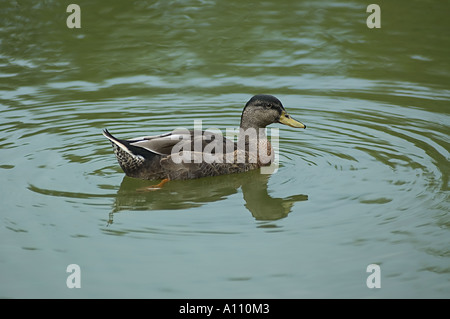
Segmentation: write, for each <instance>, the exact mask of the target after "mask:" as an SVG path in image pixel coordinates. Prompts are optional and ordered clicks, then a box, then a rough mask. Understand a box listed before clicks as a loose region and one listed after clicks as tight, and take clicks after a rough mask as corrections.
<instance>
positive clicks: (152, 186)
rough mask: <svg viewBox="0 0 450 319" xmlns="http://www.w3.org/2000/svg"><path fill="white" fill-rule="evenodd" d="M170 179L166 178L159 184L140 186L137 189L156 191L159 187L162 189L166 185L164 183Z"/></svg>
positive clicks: (139, 190)
mask: <svg viewBox="0 0 450 319" xmlns="http://www.w3.org/2000/svg"><path fill="white" fill-rule="evenodd" d="M168 181H170V179H168V178H164V179H163V180H162V181H161V182H160V183H159V184H156V185H151V186H146V187H142V188H138V189H137V191H138V192H148V191H156V190H158V189H161V188H162V187H163V186H164V184H165V183H167V182H168Z"/></svg>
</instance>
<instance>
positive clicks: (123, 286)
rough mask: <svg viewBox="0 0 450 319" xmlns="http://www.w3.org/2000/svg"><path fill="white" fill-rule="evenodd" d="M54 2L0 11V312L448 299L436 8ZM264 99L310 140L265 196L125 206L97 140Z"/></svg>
mask: <svg viewBox="0 0 450 319" xmlns="http://www.w3.org/2000/svg"><path fill="white" fill-rule="evenodd" d="M72 2H74V1H72ZM72 2H67V1H56V0H54V1H51V0H47V1H19V0H17V1H8V2H7V1H2V2H1V4H0V112H1V117H0V180H1V192H0V202H1V208H0V220H1V224H0V225H1V228H0V297H3V298H449V297H450V250H449V247H450V233H449V226H450V215H449V211H450V205H449V203H450V201H449V199H450V196H449V174H450V166H449V159H450V154H449V151H450V138H449V133H450V86H449V84H450V59H449V57H450V38H449V35H448V34H449V31H450V23H449V21H450V20H449V19H448V13H449V10H450V3H449V2H448V1H432V0H430V1H418V0H413V1H406V0H395V1H385V0H380V1H378V2H377V4H378V5H379V6H380V9H381V28H373V29H371V28H368V26H367V24H366V19H367V17H368V16H369V15H370V13H367V12H366V8H367V5H368V4H369V3H365V2H363V1H356V0H350V1H343V0H336V1H325V0H319V1H294V0H283V1H262V2H261V1H253V0H251V1H235V0H233V1H220V0H206V1H194V0H183V1H181V0H174V1H172V0H164V1H134V2H131V1H119V0H115V1H85V0H79V1H76V3H77V4H78V5H79V6H80V8H81V28H74V29H70V28H68V27H67V24H66V19H67V17H68V16H69V15H70V13H67V12H66V9H67V6H68V5H69V4H70V3H72ZM261 93H263V94H272V95H275V96H276V97H278V98H279V99H280V100H281V101H282V103H283V105H284V107H285V108H286V110H287V111H288V112H289V113H290V114H291V115H292V116H293V117H295V118H296V119H298V120H299V121H301V122H303V123H305V124H306V125H307V129H306V130H298V129H295V128H291V127H287V126H282V125H278V124H275V125H272V126H271V128H278V129H279V145H278V154H279V162H280V167H279V169H278V170H277V171H276V172H275V173H273V174H271V175H267V174H260V172H259V171H253V172H248V173H244V174H237V175H230V176H220V177H215V178H204V179H198V180H189V181H171V182H169V183H168V184H166V185H165V186H164V187H163V188H162V189H161V190H157V191H153V192H139V191H137V190H138V189H139V188H142V187H145V186H148V185H151V184H154V183H152V182H149V181H141V180H136V179H132V178H129V177H125V176H124V174H123V172H122V170H121V169H120V167H119V165H118V163H117V161H116V159H115V157H114V154H113V150H112V148H111V145H110V143H109V142H108V140H106V139H105V138H104V137H103V136H102V134H101V132H102V129H104V128H108V129H109V130H110V131H111V132H112V133H113V134H115V135H117V136H118V137H121V138H132V137H138V136H143V135H152V134H160V133H164V132H168V131H171V130H172V129H174V128H178V127H186V128H192V127H193V126H194V121H195V120H202V125H203V128H205V129H206V128H218V129H220V130H223V131H225V130H226V129H227V128H228V129H230V128H231V129H232V128H236V127H237V126H238V125H239V120H240V114H241V111H242V108H243V106H244V104H245V103H246V102H247V101H248V99H249V98H250V97H251V96H252V95H254V94H261ZM70 264H77V265H79V267H80V270H81V277H80V280H81V288H68V286H67V283H66V280H67V278H68V276H69V275H70V273H68V272H67V271H66V269H67V266H68V265H70ZM370 264H377V265H379V266H380V270H381V277H380V280H381V287H380V288H368V286H367V284H366V280H367V278H368V276H369V275H370V274H371V273H368V272H367V266H368V265H370Z"/></svg>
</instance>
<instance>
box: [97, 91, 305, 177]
mask: <svg viewBox="0 0 450 319" xmlns="http://www.w3.org/2000/svg"><path fill="white" fill-rule="evenodd" d="M272 123H281V124H285V125H288V126H291V127H295V128H306V126H305V125H304V124H302V123H300V122H298V121H296V120H294V119H293V118H292V117H291V116H289V115H288V113H287V112H286V110H285V109H284V107H283V105H282V104H281V102H280V100H278V99H277V98H276V97H274V96H272V95H255V96H253V97H252V98H251V99H250V100H249V101H248V102H247V103H246V105H245V107H244V109H243V111H242V115H241V123H240V130H239V134H238V138H237V142H234V141H232V140H230V139H227V138H225V137H223V136H222V135H218V134H215V133H213V132H209V131H199V130H180V129H178V130H174V131H172V132H169V133H166V134H161V135H156V136H146V137H141V138H135V139H131V140H122V139H118V138H116V137H114V136H113V135H111V133H109V132H108V130H107V129H105V130H104V131H103V135H104V136H105V137H106V138H107V139H108V140H110V141H111V143H112V145H113V148H114V153H115V155H116V157H117V160H118V162H119V164H120V166H121V167H122V169H123V171H124V172H125V174H126V175H127V176H130V177H135V178H141V179H148V180H162V181H163V182H162V183H165V182H167V181H168V180H176V179H194V178H200V177H206V176H217V175H225V174H231V173H239V172H246V171H249V170H252V169H257V168H260V167H262V166H266V165H270V164H271V162H272V161H273V159H274V152H273V149H272V145H271V144H270V141H269V140H268V138H267V136H266V134H265V128H266V126H267V125H269V124H272Z"/></svg>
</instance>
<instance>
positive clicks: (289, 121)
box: [278, 111, 306, 128]
mask: <svg viewBox="0 0 450 319" xmlns="http://www.w3.org/2000/svg"><path fill="white" fill-rule="evenodd" d="M278 122H280V123H281V124H284V125H288V126H290V127H296V128H306V125H305V124H303V123H300V122H299V121H296V120H294V119H293V118H292V117H291V116H290V115H289V114H287V113H286V111H283V112H282V113H281V116H280V119H279V120H278Z"/></svg>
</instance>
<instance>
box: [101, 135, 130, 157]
mask: <svg viewBox="0 0 450 319" xmlns="http://www.w3.org/2000/svg"><path fill="white" fill-rule="evenodd" d="M103 136H105V137H106V138H107V139H108V140H110V142H111V143H112V144H113V146H114V147H115V148H116V147H117V148H120V149H121V150H122V151H124V152H126V153H128V154H130V155H131V156H135V154H133V152H132V151H131V150H130V143H128V142H127V141H124V140H119V139H118V138H116V137H114V136H113V135H112V134H111V133H109V131H108V130H107V129H104V130H103Z"/></svg>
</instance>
